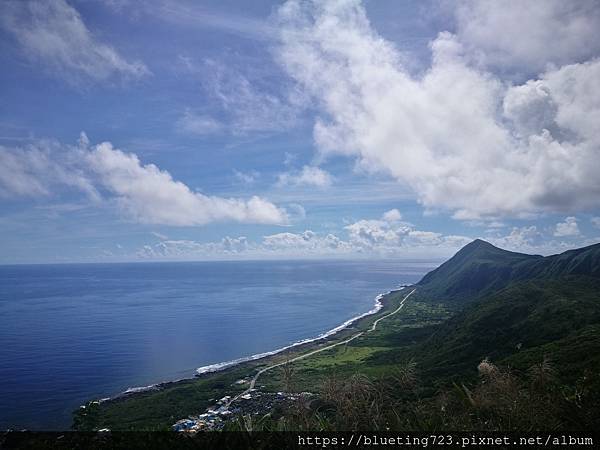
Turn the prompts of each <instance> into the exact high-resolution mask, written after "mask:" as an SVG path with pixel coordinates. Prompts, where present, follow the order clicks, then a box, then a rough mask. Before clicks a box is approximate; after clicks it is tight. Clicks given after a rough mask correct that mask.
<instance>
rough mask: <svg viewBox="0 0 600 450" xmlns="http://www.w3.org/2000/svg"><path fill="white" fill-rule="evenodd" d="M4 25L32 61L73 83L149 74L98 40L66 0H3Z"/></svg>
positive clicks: (1, 23) (1, 22) (1, 21)
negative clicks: (47, 0) (83, 80)
mask: <svg viewBox="0 0 600 450" xmlns="http://www.w3.org/2000/svg"><path fill="white" fill-rule="evenodd" d="M0 27H2V28H3V29H4V30H5V31H7V32H8V33H9V34H11V35H12V36H13V37H14V38H15V40H16V42H17V43H18V45H19V46H20V47H21V49H22V51H23V54H24V56H25V57H26V58H27V59H28V60H30V61H32V62H34V63H41V64H43V65H44V66H45V67H47V68H49V69H50V71H52V72H53V73H56V74H58V75H60V76H61V77H63V78H65V79H67V80H68V81H71V82H76V81H80V80H81V79H88V80H93V81H105V80H108V79H110V78H113V77H122V78H139V77H142V76H144V75H147V74H148V73H149V70H148V68H147V67H146V66H145V65H144V64H143V63H141V62H139V61H133V62H132V61H128V60H126V59H125V58H124V57H123V56H121V55H120V54H119V53H118V52H117V51H116V50H115V49H114V48H112V47H111V46H110V45H108V44H105V43H102V42H100V41H99V40H98V39H96V38H95V37H94V35H93V34H92V33H91V32H90V30H89V29H88V28H87V26H86V25H85V23H84V22H83V20H82V18H81V15H80V14H79V13H78V12H77V10H76V9H75V8H73V7H72V6H70V5H69V4H68V3H67V2H66V1H65V0H55V1H50V2H46V1H35V0H23V1H9V2H3V4H2V14H1V15H0Z"/></svg>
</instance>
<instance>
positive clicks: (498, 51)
mask: <svg viewBox="0 0 600 450" xmlns="http://www.w3.org/2000/svg"><path fill="white" fill-rule="evenodd" d="M455 13H456V18H457V33H458V36H459V38H460V40H461V41H463V42H465V43H466V44H467V46H468V49H469V50H470V51H471V52H472V53H473V54H474V57H475V58H477V59H478V60H479V61H480V62H482V63H484V64H489V65H494V66H496V67H498V68H501V69H503V70H506V69H508V68H510V69H514V70H522V71H526V72H535V73H537V72H539V71H541V70H545V69H546V67H547V65H548V64H555V65H564V64H571V63H575V62H581V61H585V60H586V59H588V58H590V57H592V56H594V55H596V54H597V52H598V51H600V27H599V26H598V24H599V23H600V7H599V5H598V2H597V1H595V0H578V1H572V2H571V1H566V2H565V1H563V0H541V1H540V0H537V1H536V0H530V1H526V2H523V1H520V0H508V1H501V2H499V1H495V0H461V1H459V2H457V6H456V10H455Z"/></svg>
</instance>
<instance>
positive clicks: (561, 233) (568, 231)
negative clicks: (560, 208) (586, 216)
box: [554, 217, 580, 237]
mask: <svg viewBox="0 0 600 450" xmlns="http://www.w3.org/2000/svg"><path fill="white" fill-rule="evenodd" d="M579 235H580V232H579V226H578V225H577V219H576V218H575V217H566V218H565V221H564V222H559V223H557V224H556V229H555V230H554V236H557V237H572V236H579Z"/></svg>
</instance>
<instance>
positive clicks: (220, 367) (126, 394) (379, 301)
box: [80, 285, 411, 408]
mask: <svg viewBox="0 0 600 450" xmlns="http://www.w3.org/2000/svg"><path fill="white" fill-rule="evenodd" d="M410 286H411V285H400V286H398V287H397V288H396V289H392V290H390V291H388V292H385V293H381V294H378V295H377V296H376V297H375V301H374V305H373V307H372V308H371V309H370V310H369V311H367V312H365V313H362V314H360V315H358V316H356V317H353V318H351V319H348V320H346V321H345V322H344V323H342V324H340V325H338V326H337V327H335V328H332V329H331V330H329V331H326V332H324V333H321V334H319V335H318V336H316V337H313V338H306V339H303V340H301V341H298V342H294V343H293V344H290V345H287V346H284V347H280V348H278V349H275V350H271V351H267V352H263V353H258V354H255V355H250V356H245V357H241V358H237V359H234V360H230V361H224V362H221V363H215V364H210V365H206V366H201V367H198V368H197V369H196V370H195V374H194V375H193V376H191V377H185V378H180V379H177V380H169V381H162V382H159V383H155V384H151V385H148V386H134V387H129V388H127V389H126V390H125V391H123V392H120V393H118V394H116V395H114V396H112V397H105V398H102V399H98V400H93V401H89V402H87V404H90V403H94V402H97V403H105V402H113V401H120V400H124V399H126V398H130V397H132V396H135V395H139V394H144V393H148V392H156V391H160V390H163V389H164V388H166V387H172V386H174V385H177V384H180V383H189V382H192V381H194V380H196V379H200V378H205V377H208V376H210V375H212V374H216V373H222V372H225V371H227V370H229V369H233V368H236V367H239V366H241V365H244V364H249V363H260V362H263V361H264V360H267V359H268V358H270V357H275V356H277V355H279V354H281V353H283V352H285V351H286V350H290V349H294V350H298V351H302V350H309V349H310V346H311V345H313V344H317V345H321V344H324V343H325V342H327V341H328V339H332V338H336V337H339V335H340V334H341V333H342V332H344V331H346V330H348V329H350V328H351V327H353V326H358V325H359V323H360V322H361V321H362V320H364V319H368V318H371V317H372V316H374V315H375V314H377V313H379V312H381V311H382V310H384V309H385V307H386V306H387V304H386V302H385V300H386V298H387V297H388V296H390V295H392V294H395V293H397V292H400V291H402V290H403V289H406V288H408V287H410ZM251 368H252V367H248V369H251ZM84 406H85V405H82V406H80V408H81V407H84Z"/></svg>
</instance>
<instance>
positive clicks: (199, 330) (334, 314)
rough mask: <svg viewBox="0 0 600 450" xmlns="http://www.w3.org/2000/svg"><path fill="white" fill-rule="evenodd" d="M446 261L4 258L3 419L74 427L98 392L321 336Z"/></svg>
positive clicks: (0, 271) (0, 285) (0, 424)
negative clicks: (14, 262)
mask: <svg viewBox="0 0 600 450" xmlns="http://www.w3.org/2000/svg"><path fill="white" fill-rule="evenodd" d="M434 266H435V264H433V263H407V262H398V261H377V262H372V261H370V262H365V261H360V262H355V261H352V262H348V261H344V262H340V261H335V262H331V261H327V262H323V261H319V262H315V261H310V262H309V261H293V262H292V261H289V262H287V261H286V262H281V261H276V262H210V263H209V262H199V263H146V264H144V263H140V264H80V265H37V266H0V429H5V428H9V427H12V428H28V429H33V430H50V429H67V428H68V427H69V426H70V424H71V412H72V411H73V410H74V409H76V408H77V407H78V406H79V405H80V404H82V403H83V402H84V401H86V400H88V399H91V398H102V397H108V396H111V395H114V394H117V393H119V392H122V391H124V390H126V389H127V388H129V387H135V386H144V385H149V384H153V383H157V382H161V381H168V380H174V379H179V378H184V377H190V376H193V374H194V370H195V369H196V368H197V367H200V366H205V365H208V364H214V363H219V362H223V361H228V360H232V359H236V358H240V357H245V356H250V355H253V354H257V353H262V352H265V351H269V350H274V349H277V348H280V347H283V346H286V345H289V344H292V343H294V342H297V341H299V340H302V339H306V338H311V337H314V336H317V335H319V334H321V333H323V332H326V331H328V330H330V329H332V328H335V327H336V326H338V325H340V324H341V323H343V322H344V321H346V320H348V319H350V318H352V317H355V316H357V315H359V314H362V313H364V312H366V311H368V310H370V309H371V308H372V307H373V302H374V297H375V296H376V295H377V294H379V293H381V292H384V291H388V290H391V289H394V288H395V287H397V286H398V285H400V284H404V283H414V282H416V281H418V280H419V279H420V278H421V276H422V275H423V274H424V273H426V272H427V271H429V270H430V269H431V268H432V267H434Z"/></svg>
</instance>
